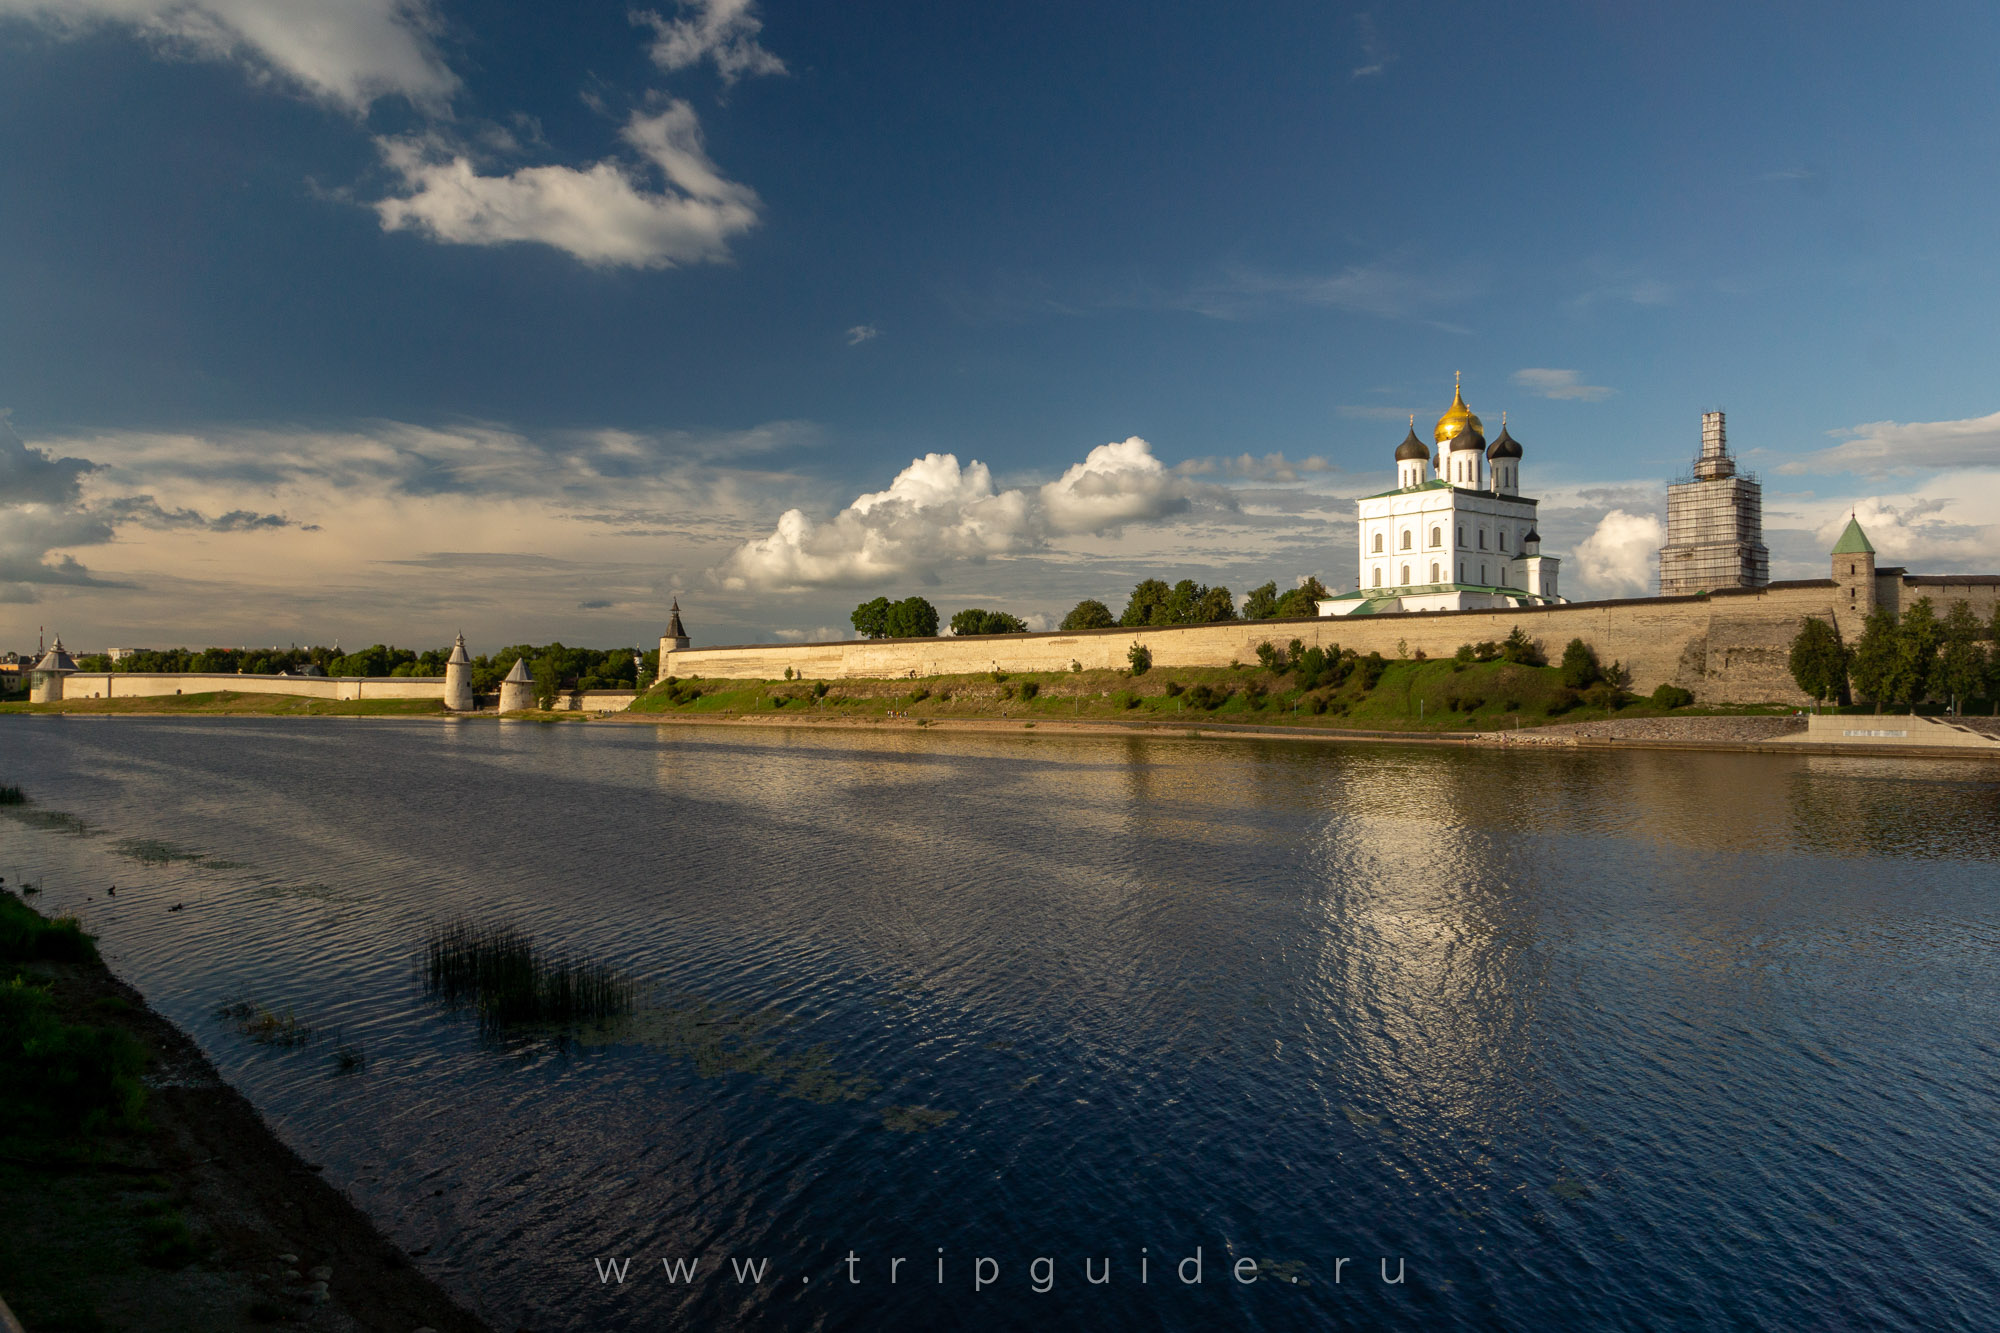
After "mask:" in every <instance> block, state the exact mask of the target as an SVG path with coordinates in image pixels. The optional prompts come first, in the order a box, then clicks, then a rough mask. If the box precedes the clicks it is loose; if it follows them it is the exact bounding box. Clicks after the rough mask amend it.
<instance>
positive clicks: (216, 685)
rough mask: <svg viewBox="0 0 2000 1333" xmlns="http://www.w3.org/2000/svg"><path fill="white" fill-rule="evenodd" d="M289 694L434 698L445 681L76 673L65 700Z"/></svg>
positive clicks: (426, 678)
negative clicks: (221, 692)
mask: <svg viewBox="0 0 2000 1333" xmlns="http://www.w3.org/2000/svg"><path fill="white" fill-rule="evenodd" d="M218 690H234V691H235V692H236V693H238V694H289V695H297V696H298V697H300V698H304V699H438V700H442V699H443V698H444V677H443V676H249V675H242V676H239V675H237V674H236V673H235V672H233V671H228V672H225V671H217V672H197V671H186V672H173V671H161V672H149V671H79V672H76V673H75V674H74V675H70V676H66V677H64V679H63V698H65V699H141V698H157V697H159V696H160V695H167V694H212V693H214V692H216V691H218Z"/></svg>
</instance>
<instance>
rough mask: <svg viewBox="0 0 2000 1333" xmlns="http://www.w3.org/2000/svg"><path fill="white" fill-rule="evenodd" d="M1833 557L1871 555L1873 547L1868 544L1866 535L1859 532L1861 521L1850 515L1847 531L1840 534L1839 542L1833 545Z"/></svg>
mask: <svg viewBox="0 0 2000 1333" xmlns="http://www.w3.org/2000/svg"><path fill="white" fill-rule="evenodd" d="M1833 553H1834V554H1835V555H1873V554H1875V547H1874V546H1873V545H1872V544H1871V543H1870V542H1869V540H1868V534H1867V533H1865V532H1863V531H1862V530H1861V521H1860V520H1859V519H1857V518H1855V517H1853V516H1852V515H1849V516H1848V519H1847V531H1845V532H1843V533H1841V534H1840V540H1839V541H1837V542H1835V543H1834V544H1833Z"/></svg>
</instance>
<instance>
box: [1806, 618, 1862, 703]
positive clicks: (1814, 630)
mask: <svg viewBox="0 0 2000 1333" xmlns="http://www.w3.org/2000/svg"><path fill="white" fill-rule="evenodd" d="M1852 656H1853V654H1852V653H1850V652H1849V651H1848V648H1847V645H1846V644H1844V643H1842V642H1841V641H1840V631H1839V630H1838V629H1837V628H1835V627H1834V625H1833V622H1831V621H1828V620H1821V619H1820V618H1819V617H1818V616H1807V617H1806V618H1805V619H1804V620H1803V621H1802V622H1800V624H1799V632H1798V633H1797V634H1794V635H1793V636H1792V654H1791V668H1792V681H1793V683H1794V684H1796V685H1797V686H1798V687H1799V688H1800V689H1801V690H1803V691H1805V693H1807V694H1809V695H1811V696H1812V698H1813V700H1814V701H1815V702H1817V703H1825V702H1826V701H1827V700H1829V699H1838V698H1839V697H1840V696H1841V695H1842V694H1843V693H1844V692H1845V691H1846V689H1847V664H1848V661H1849V659H1850V658H1851V657H1852Z"/></svg>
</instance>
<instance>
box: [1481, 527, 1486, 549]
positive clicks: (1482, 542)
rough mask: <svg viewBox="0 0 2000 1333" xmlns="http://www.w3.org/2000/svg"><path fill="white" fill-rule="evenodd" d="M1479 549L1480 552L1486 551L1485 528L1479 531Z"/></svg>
mask: <svg viewBox="0 0 2000 1333" xmlns="http://www.w3.org/2000/svg"><path fill="white" fill-rule="evenodd" d="M1479 549H1480V550H1482V551H1483V550H1485V549H1486V529H1485V528H1481V529H1480V530H1479Z"/></svg>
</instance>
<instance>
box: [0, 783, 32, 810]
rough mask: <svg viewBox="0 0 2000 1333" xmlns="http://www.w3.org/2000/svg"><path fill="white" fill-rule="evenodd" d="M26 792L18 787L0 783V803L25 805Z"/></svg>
mask: <svg viewBox="0 0 2000 1333" xmlns="http://www.w3.org/2000/svg"><path fill="white" fill-rule="evenodd" d="M27 803H28V794H27V793H26V792H24V791H22V790H21V789H20V788H19V787H14V786H8V785H3V784H0V805H26V804H27Z"/></svg>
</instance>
